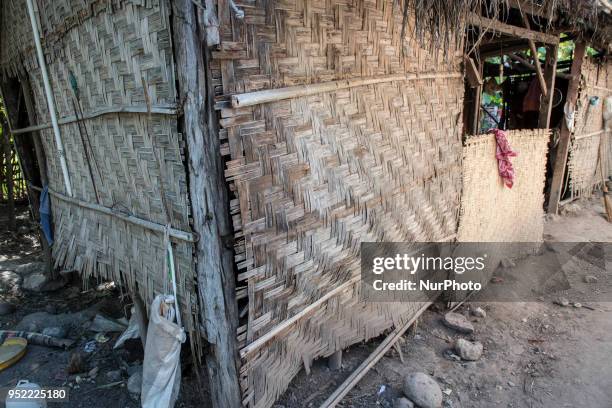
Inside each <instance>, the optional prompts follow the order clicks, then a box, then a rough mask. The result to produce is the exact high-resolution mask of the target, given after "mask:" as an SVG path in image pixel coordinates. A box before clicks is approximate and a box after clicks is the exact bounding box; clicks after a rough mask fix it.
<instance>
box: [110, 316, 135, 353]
mask: <svg viewBox="0 0 612 408" xmlns="http://www.w3.org/2000/svg"><path fill="white" fill-rule="evenodd" d="M138 337H140V327H138V321H137V320H136V309H135V308H134V307H132V316H131V317H130V322H129V323H128V327H127V329H125V331H124V332H123V333H122V334H121V336H119V338H118V339H117V341H116V342H115V345H114V346H113V349H116V348H119V347H121V346H123V343H125V341H126V340H129V339H137V338H138Z"/></svg>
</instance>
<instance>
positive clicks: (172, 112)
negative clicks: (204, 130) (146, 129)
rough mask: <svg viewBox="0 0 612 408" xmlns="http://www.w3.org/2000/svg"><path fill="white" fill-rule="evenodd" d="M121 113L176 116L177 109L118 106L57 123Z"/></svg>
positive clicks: (34, 128) (35, 127)
mask: <svg viewBox="0 0 612 408" xmlns="http://www.w3.org/2000/svg"><path fill="white" fill-rule="evenodd" d="M120 113H147V114H149V113H152V114H157V115H171V116H174V115H176V114H177V109H176V106H170V105H168V106H165V105H159V106H151V107H150V108H149V107H148V106H117V107H112V108H106V109H100V110H97V111H93V112H88V113H85V114H83V116H82V117H77V116H75V115H72V116H66V117H63V118H60V119H58V120H57V123H58V124H59V125H68V124H71V123H76V122H84V121H86V120H87V119H93V118H97V117H100V116H104V115H111V114H120ZM50 128H51V124H50V123H43V124H40V125H33V126H28V127H26V128H21V129H15V130H14V131H13V134H15V135H18V134H23V133H30V132H36V131H39V130H44V129H50Z"/></svg>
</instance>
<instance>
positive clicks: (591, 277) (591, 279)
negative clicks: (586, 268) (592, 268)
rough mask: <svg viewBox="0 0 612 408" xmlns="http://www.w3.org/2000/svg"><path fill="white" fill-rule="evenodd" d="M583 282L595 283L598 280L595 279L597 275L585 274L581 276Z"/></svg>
mask: <svg viewBox="0 0 612 408" xmlns="http://www.w3.org/2000/svg"><path fill="white" fill-rule="evenodd" d="M583 281H584V283H597V282H598V281H599V279H597V276H594V275H586V276H585V277H584V278H583Z"/></svg>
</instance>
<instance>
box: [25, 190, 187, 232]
mask: <svg viewBox="0 0 612 408" xmlns="http://www.w3.org/2000/svg"><path fill="white" fill-rule="evenodd" d="M32 188H33V189H34V190H37V191H41V190H42V189H41V188H40V187H35V186H32ZM49 194H50V195H51V196H53V197H55V198H57V199H59V200H62V201H64V202H66V203H69V204H73V205H76V206H79V207H82V208H87V209H89V210H93V211H97V212H99V213H102V214H106V215H109V216H111V217H115V218H117V219H120V220H122V221H125V222H128V223H130V224H134V225H137V226H139V227H142V228H146V229H148V230H151V231H155V232H160V233H164V232H165V231H166V226H165V225H162V224H157V223H155V222H153V221H149V220H144V219H142V218H138V217H134V216H133V215H127V214H122V213H119V212H117V211H115V210H113V209H111V208H108V207H104V206H101V205H98V204H92V203H88V202H85V201H81V200H79V199H76V198H73V197H68V196H66V195H64V194H61V193H58V192H56V191H53V190H49ZM168 231H169V235H170V237H172V238H176V239H178V240H181V241H186V242H196V241H197V239H196V237H195V236H194V234H192V233H191V232H187V231H181V230H178V229H176V228H169V229H168Z"/></svg>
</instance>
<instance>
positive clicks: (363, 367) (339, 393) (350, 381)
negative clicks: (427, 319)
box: [321, 302, 432, 408]
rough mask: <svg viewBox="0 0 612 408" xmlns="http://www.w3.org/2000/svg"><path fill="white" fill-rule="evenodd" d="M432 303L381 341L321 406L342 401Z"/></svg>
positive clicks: (333, 405) (326, 407)
mask: <svg viewBox="0 0 612 408" xmlns="http://www.w3.org/2000/svg"><path fill="white" fill-rule="evenodd" d="M431 304H432V302H426V303H425V304H423V306H421V307H420V308H419V310H418V311H417V312H416V313H415V314H414V316H413V317H412V318H410V320H408V321H407V322H406V323H404V324H403V325H402V326H400V327H396V328H395V330H393V331H392V332H391V333H390V334H389V335H388V336H387V337H386V338H385V339H384V340H383V342H382V343H380V345H379V346H378V347H376V349H375V350H374V351H373V352H372V354H370V355H369V356H368V358H366V359H365V360H364V362H363V363H361V364H360V365H359V367H357V369H355V371H353V372H352V373H351V375H349V377H348V378H347V379H346V380H345V381H344V382H343V383H342V384H341V385H340V386H339V387H338V388H337V389H336V390H335V391H334V392H333V393H332V395H330V396H329V398H327V399H326V400H325V401H324V402H323V404H321V408H332V407H335V406H336V405H337V404H338V403H339V402H340V401H342V398H344V397H345V396H346V394H348V393H349V391H350V390H351V389H352V388H353V387H354V386H355V384H357V383H358V382H359V380H361V379H362V378H363V376H364V375H366V373H367V372H368V371H369V370H370V368H372V367H374V365H375V364H376V363H377V362H378V360H380V359H381V358H382V357H383V356H384V355H385V353H386V352H387V351H389V349H390V348H391V347H393V345H394V344H395V342H397V341H398V340H399V339H400V338H401V337H402V335H403V334H404V333H405V332H406V330H408V328H409V327H410V326H412V324H413V323H414V322H415V321H416V319H418V318H419V316H420V315H421V314H422V313H423V312H424V311H425V310H427V308H428V307H429V306H430V305H431Z"/></svg>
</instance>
